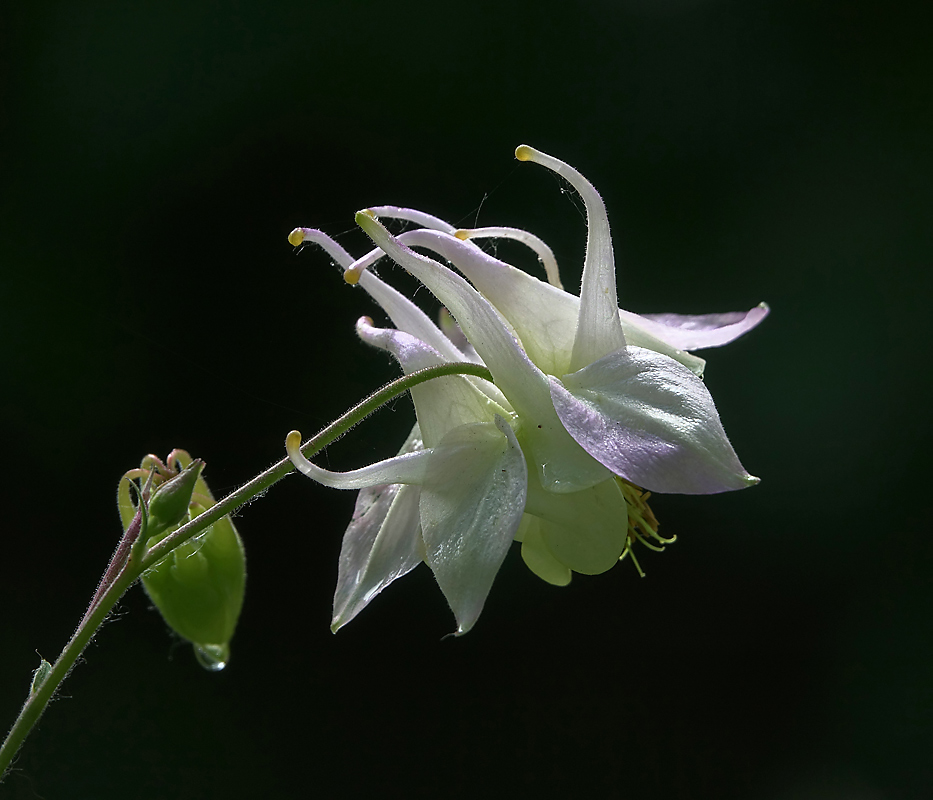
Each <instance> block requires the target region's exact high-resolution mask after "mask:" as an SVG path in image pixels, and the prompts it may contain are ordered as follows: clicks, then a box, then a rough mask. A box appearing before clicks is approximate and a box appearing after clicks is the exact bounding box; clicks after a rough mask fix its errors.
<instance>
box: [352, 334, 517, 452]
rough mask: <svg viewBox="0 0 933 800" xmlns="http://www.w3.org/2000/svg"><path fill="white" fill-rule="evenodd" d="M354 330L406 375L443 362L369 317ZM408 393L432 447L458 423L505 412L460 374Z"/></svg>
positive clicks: (488, 418) (428, 349) (430, 350)
mask: <svg viewBox="0 0 933 800" xmlns="http://www.w3.org/2000/svg"><path fill="white" fill-rule="evenodd" d="M356 330H357V333H358V334H359V336H360V338H361V339H362V340H363V341H364V342H366V343H368V344H371V345H373V346H375V347H380V348H382V349H384V350H388V351H389V352H390V353H392V354H393V355H394V356H395V357H396V358H397V359H398V362H399V364H400V365H401V367H402V371H403V372H404V373H405V374H406V375H407V374H409V373H411V372H416V371H417V370H421V369H427V368H428V367H436V366H439V365H441V364H444V363H447V362H446V359H444V358H443V357H442V356H441V354H440V353H438V352H437V351H436V350H434V349H433V348H432V347H428V345H426V344H425V343H424V342H422V341H421V340H419V339H416V338H415V337H414V336H410V335H409V334H407V333H405V332H403V331H397V330H395V329H394V328H376V327H373V324H372V320H371V319H369V317H362V318H361V319H360V320H359V321H358V322H357V323H356ZM411 396H412V400H413V401H414V403H415V410H416V411H417V414H418V423H419V425H420V428H421V433H422V437H423V439H424V443H425V445H426V446H427V447H433V446H434V445H436V444H437V443H438V442H439V441H440V440H441V438H442V437H443V436H444V434H446V433H447V432H448V431H450V430H452V429H453V428H456V427H458V426H460V425H466V424H469V423H472V422H489V421H491V420H492V419H493V417H494V415H495V414H502V415H507V414H508V411H506V410H505V409H503V408H502V407H501V406H500V405H499V404H498V403H495V402H493V401H492V400H491V399H490V398H489V397H488V396H487V395H485V394H484V393H483V392H481V391H480V390H479V389H477V388H476V386H475V385H474V384H473V383H472V382H471V381H469V380H467V378H466V377H464V376H462V375H449V376H446V377H443V378H435V379H434V380H431V381H425V382H424V383H421V384H418V385H417V386H415V387H413V388H412V389H411Z"/></svg>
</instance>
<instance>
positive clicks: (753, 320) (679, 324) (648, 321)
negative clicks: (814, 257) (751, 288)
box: [622, 303, 771, 350]
mask: <svg viewBox="0 0 933 800" xmlns="http://www.w3.org/2000/svg"><path fill="white" fill-rule="evenodd" d="M770 310H771V309H769V308H768V306H767V304H766V303H760V304H759V305H757V306H755V307H754V308H753V309H750V310H749V311H729V312H726V313H723V314H643V315H641V316H639V315H638V314H630V312H622V313H623V321H626V319H625V318H626V317H627V316H630V317H634V318H637V319H638V321H639V323H640V324H641V325H642V326H643V327H645V328H646V329H647V330H648V331H649V332H650V333H653V334H654V335H655V336H657V337H658V338H659V339H663V340H664V341H666V342H668V343H669V344H672V345H674V347H679V348H680V349H681V350H702V349H703V348H704V347H720V346H722V345H724V344H729V342H731V341H734V340H735V339H738V338H739V337H740V336H741V335H742V334H744V333H748V331H750V330H751V329H752V328H754V327H755V326H756V325H758V324H759V323H760V322H761V321H762V320H763V319H764V318H765V317H766V316H768V312H769V311H770ZM636 324H638V323H636Z"/></svg>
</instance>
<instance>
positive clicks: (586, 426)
mask: <svg viewBox="0 0 933 800" xmlns="http://www.w3.org/2000/svg"><path fill="white" fill-rule="evenodd" d="M550 383H551V397H552V398H553V400H554V407H555V408H556V409H557V414H558V416H559V417H560V420H561V422H562V423H563V424H564V427H566V429H567V430H568V431H569V432H570V435H571V436H573V438H574V439H576V441H577V442H578V443H579V444H580V446H581V447H582V448H583V449H584V450H586V452H588V453H589V454H590V455H591V456H593V458H595V459H596V460H597V461H599V462H600V463H601V464H603V465H604V466H605V467H607V468H608V469H610V470H612V471H613V472H614V473H615V474H616V475H619V476H621V477H623V478H626V479H627V480H629V481H631V482H632V483H635V484H637V485H638V486H641V487H643V488H645V489H649V490H651V491H654V492H663V493H673V494H715V493H717V492H726V491H730V490H732V489H744V488H746V487H748V486H750V485H753V484H755V483H757V482H758V479H757V478H753V477H752V476H751V475H749V474H748V472H746V470H745V468H744V467H743V466H742V465H741V463H739V459H738V456H736V454H735V451H734V450H733V449H732V445H731V444H730V443H729V439H728V438H727V437H726V433H725V431H724V430H723V427H722V423H721V422H720V421H719V414H718V413H717V411H716V406H715V404H714V403H713V398H712V397H711V396H710V393H709V392H708V391H707V389H706V386H704V384H703V382H702V381H701V380H700V379H699V378H697V377H696V375H694V374H693V373H692V372H690V370H688V369H687V368H686V367H684V366H683V365H681V364H678V363H677V362H676V361H674V360H673V359H672V358H668V357H667V356H664V355H661V354H660V353H655V352H654V351H652V350H646V349H644V348H642V347H625V348H622V349H621V350H617V351H616V352H614V353H610V354H609V355H608V356H604V357H603V358H601V359H599V360H598V361H595V362H594V363H592V364H590V365H589V366H588V367H584V368H583V369H581V370H579V371H578V372H574V373H572V374H570V375H565V376H564V378H563V379H562V380H558V379H557V378H550Z"/></svg>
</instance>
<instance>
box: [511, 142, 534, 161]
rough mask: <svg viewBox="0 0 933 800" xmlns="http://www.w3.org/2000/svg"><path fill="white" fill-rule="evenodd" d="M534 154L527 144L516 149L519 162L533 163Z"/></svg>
mask: <svg viewBox="0 0 933 800" xmlns="http://www.w3.org/2000/svg"><path fill="white" fill-rule="evenodd" d="M534 152H535V151H534V150H533V149H532V148H530V147H529V146H528V145H527V144H520V145H519V146H518V147H516V148H515V158H517V159H518V160H519V161H531V160H532V157H533V155H534Z"/></svg>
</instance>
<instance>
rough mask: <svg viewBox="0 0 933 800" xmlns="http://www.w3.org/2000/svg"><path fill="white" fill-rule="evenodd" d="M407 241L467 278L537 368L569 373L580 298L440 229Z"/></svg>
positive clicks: (410, 234)
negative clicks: (430, 252) (515, 334)
mask: <svg viewBox="0 0 933 800" xmlns="http://www.w3.org/2000/svg"><path fill="white" fill-rule="evenodd" d="M404 241H405V244H406V245H409V246H414V247H425V248H428V249H430V250H433V251H434V252H435V253H438V254H439V255H441V256H442V257H443V258H445V259H447V260H448V261H450V262H452V263H453V264H454V266H456V267H457V269H459V270H460V272H462V273H463V274H464V275H466V277H467V278H469V280H470V282H471V283H472V284H473V286H475V287H476V289H477V290H478V291H479V293H480V294H481V295H482V296H483V297H485V298H486V299H487V300H488V301H489V302H490V303H492V305H493V306H495V308H496V310H498V311H499V313H500V314H502V316H503V317H505V318H506V319H507V320H508V321H509V324H511V325H512V327H513V328H514V329H515V332H516V333H517V334H518V337H519V339H520V340H521V343H522V347H523V348H524V350H525V352H526V353H527V354H528V357H529V358H530V359H531V360H532V362H534V364H535V365H536V366H537V367H538V369H540V370H541V371H542V372H546V373H549V374H551V375H563V374H564V373H565V372H567V371H568V370H569V369H570V357H571V353H572V352H573V338H574V332H575V331H576V325H577V316H578V315H579V309H580V299H579V298H578V297H574V296H573V295H571V294H568V293H567V292H564V291H562V290H560V289H557V288H556V287H554V286H551V285H550V284H548V283H544V282H543V281H540V280H538V279H537V278H536V277H534V276H533V275H529V274H528V273H527V272H525V271H523V270H520V269H516V268H515V267H513V266H511V265H510V264H507V263H506V262H505V261H500V260H499V259H498V258H493V257H492V256H491V255H489V254H488V253H486V252H484V251H483V250H480V249H479V248H478V247H475V246H472V245H468V244H466V243H465V242H463V241H461V240H460V239H457V238H454V237H452V236H446V235H444V234H442V233H438V232H437V231H430V230H426V229H422V230H417V231H409V232H408V235H407V236H406V238H405V240H404Z"/></svg>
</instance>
